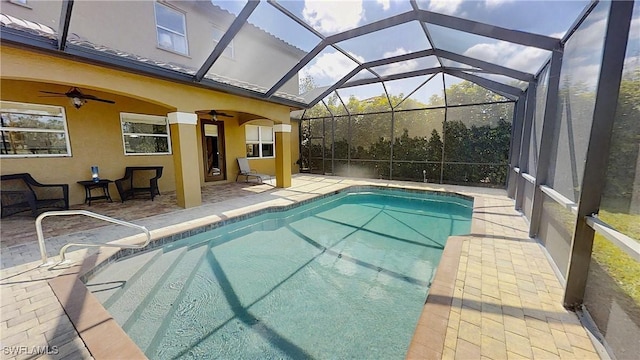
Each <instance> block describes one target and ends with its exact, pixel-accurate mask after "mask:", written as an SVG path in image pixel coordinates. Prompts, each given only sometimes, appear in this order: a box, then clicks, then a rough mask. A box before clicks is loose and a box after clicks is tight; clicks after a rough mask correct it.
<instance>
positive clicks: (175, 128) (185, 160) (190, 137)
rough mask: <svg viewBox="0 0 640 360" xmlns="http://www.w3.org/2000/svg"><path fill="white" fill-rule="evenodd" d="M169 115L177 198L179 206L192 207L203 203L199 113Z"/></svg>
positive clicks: (174, 113)
mask: <svg viewBox="0 0 640 360" xmlns="http://www.w3.org/2000/svg"><path fill="white" fill-rule="evenodd" d="M167 116H168V117H169V127H170V129H171V146H172V150H173V164H174V168H175V177H176V198H177V201H178V206H181V207H183V208H185V209H186V208H191V207H195V206H200V205H201V204H202V194H201V192H200V170H199V169H200V168H199V164H198V160H199V159H200V155H199V154H198V146H197V144H198V136H197V133H196V125H197V124H198V115H196V114H192V113H185V112H172V113H169V114H168V115H167Z"/></svg>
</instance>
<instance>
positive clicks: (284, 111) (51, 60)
mask: <svg viewBox="0 0 640 360" xmlns="http://www.w3.org/2000/svg"><path fill="white" fill-rule="evenodd" d="M0 50H1V51H0V54H1V60H2V61H1V62H0V64H1V70H2V80H1V81H2V83H1V84H0V85H1V88H0V98H1V99H2V100H7V101H18V102H31V103H39V104H50V105H59V106H64V107H65V109H66V114H67V121H68V129H69V137H70V142H71V151H72V156H71V157H64V158H63V157H61V158H19V159H10V158H2V159H1V160H0V172H1V173H2V174H11V173H18V172H30V173H32V175H33V176H34V177H35V178H36V179H37V180H39V181H41V182H44V183H47V182H48V183H68V184H69V185H70V192H71V194H70V201H71V203H72V204H77V203H82V202H83V201H84V190H83V188H82V187H81V186H80V185H78V184H76V181H78V180H83V179H88V178H89V177H90V170H89V169H90V166H91V165H98V166H99V167H100V176H101V177H103V178H109V179H112V180H114V179H117V178H120V177H121V176H122V175H123V173H124V167H125V166H128V165H162V166H164V167H165V172H164V174H163V177H162V178H161V181H160V190H161V191H171V190H174V189H175V186H176V185H175V171H174V161H173V157H172V156H170V155H159V156H125V155H124V150H123V143H122V134H121V130H120V112H131V113H143V114H151V115H166V114H167V113H168V112H173V111H182V112H187V113H193V112H196V111H200V110H210V109H211V107H212V106H216V109H217V110H223V111H229V112H233V111H236V112H238V111H242V112H245V113H250V114H253V118H262V119H272V120H274V121H270V120H264V121H266V124H273V123H274V122H276V123H288V122H289V121H290V119H289V111H290V109H289V108H288V107H286V106H282V105H277V104H273V103H268V102H264V101H259V100H255V99H248V98H243V97H239V96H235V95H230V94H224V93H220V92H216V91H213V90H207V89H202V88H195V87H192V86H189V85H185V84H179V83H175V82H169V81H166V80H160V79H155V78H150V77H146V76H143V75H139V74H132V73H128V72H123V71H118V70H114V69H109V68H105V67H102V66H98V65H92V64H86V63H79V62H74V61H71V60H67V59H63V58H59V57H55V56H51V55H47V54H42V53H37V52H31V51H27V50H24V49H18V48H14V47H7V46H4V45H3V46H0ZM31 80H38V81H31ZM71 86H78V87H80V88H81V89H82V90H83V91H85V92H87V93H90V94H92V95H97V96H99V97H102V98H105V99H110V100H114V101H115V102H116V104H115V105H111V104H105V103H100V102H92V101H89V102H88V103H87V104H86V105H84V106H83V107H82V108H80V109H75V108H73V107H72V106H71V104H70V102H69V99H68V98H66V97H60V98H50V97H40V96H39V95H41V93H40V92H39V91H40V90H46V91H56V92H65V91H68V90H69V89H70V87H71ZM169 104H170V105H169ZM224 121H225V138H226V141H225V144H226V162H227V179H228V181H234V180H235V176H236V174H237V172H238V165H237V162H236V158H238V157H244V156H246V153H245V130H244V126H241V125H239V122H238V120H237V119H236V118H224ZM199 128H200V124H198V125H197V127H196V131H195V132H194V133H195V134H196V136H194V137H195V138H194V139H193V141H194V142H195V144H196V146H197V148H198V155H197V159H194V162H193V165H192V166H197V167H198V173H199V174H200V180H201V183H204V171H203V169H204V166H203V156H202V142H201V138H200V131H199ZM292 131H293V132H297V125H295V124H294V125H293V126H292ZM291 141H292V144H291V149H292V156H291V158H292V161H293V162H295V161H296V160H297V158H298V156H297V155H295V154H294V153H297V151H298V145H297V141H298V137H297V136H293V134H292V139H291ZM256 161H257V162H259V163H256V164H253V163H252V164H251V165H252V167H254V168H256V170H259V171H261V172H264V173H268V174H275V159H264V160H256ZM252 162H253V161H252ZM292 172H297V167H294V166H292ZM111 190H112V195H114V198H117V191H115V187H113V186H112V188H111Z"/></svg>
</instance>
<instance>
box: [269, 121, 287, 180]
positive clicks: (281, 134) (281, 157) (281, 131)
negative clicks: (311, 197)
mask: <svg viewBox="0 0 640 360" xmlns="http://www.w3.org/2000/svg"><path fill="white" fill-rule="evenodd" d="M273 130H274V131H275V133H276V187H279V188H288V187H290V186H291V125H289V124H276V125H274V126H273Z"/></svg>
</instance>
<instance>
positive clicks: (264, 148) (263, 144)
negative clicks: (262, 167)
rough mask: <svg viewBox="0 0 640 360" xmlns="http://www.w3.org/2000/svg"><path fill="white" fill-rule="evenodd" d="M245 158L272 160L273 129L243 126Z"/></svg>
mask: <svg viewBox="0 0 640 360" xmlns="http://www.w3.org/2000/svg"><path fill="white" fill-rule="evenodd" d="M245 135H246V141H247V157H250V158H272V157H273V156H274V143H275V141H274V136H273V127H271V126H256V125H245Z"/></svg>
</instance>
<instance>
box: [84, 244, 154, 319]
mask: <svg viewBox="0 0 640 360" xmlns="http://www.w3.org/2000/svg"><path fill="white" fill-rule="evenodd" d="M160 255H162V250H161V249H158V250H154V251H149V252H145V253H142V254H139V255H136V256H135V257H128V258H124V259H120V260H118V261H116V262H115V263H113V264H110V265H109V266H108V267H107V268H106V269H103V270H104V271H100V272H99V273H98V274H96V275H95V276H94V277H92V278H91V279H90V280H89V281H87V282H86V284H85V285H86V286H87V288H88V289H89V291H90V292H91V293H92V294H93V295H94V296H95V297H96V298H98V300H99V301H100V303H102V304H105V303H107V304H108V302H109V299H110V298H111V297H113V296H114V295H115V296H116V298H117V297H118V295H117V294H118V293H119V292H122V291H124V290H126V289H127V288H128V287H130V286H131V284H133V283H135V282H136V280H137V279H138V277H140V275H142V274H143V273H144V271H145V269H146V268H147V267H149V266H150V265H151V264H153V262H154V261H155V260H156V259H157V258H158V257H160ZM106 306H107V305H105V307H106Z"/></svg>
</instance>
